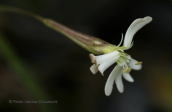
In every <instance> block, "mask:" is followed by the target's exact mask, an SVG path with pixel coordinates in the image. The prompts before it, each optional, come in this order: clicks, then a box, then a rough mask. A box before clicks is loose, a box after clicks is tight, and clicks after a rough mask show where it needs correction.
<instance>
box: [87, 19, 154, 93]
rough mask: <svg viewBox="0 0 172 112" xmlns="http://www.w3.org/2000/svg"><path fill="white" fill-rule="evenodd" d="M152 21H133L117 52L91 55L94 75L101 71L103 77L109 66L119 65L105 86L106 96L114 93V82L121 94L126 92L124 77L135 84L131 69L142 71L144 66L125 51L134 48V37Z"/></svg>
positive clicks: (91, 68)
mask: <svg viewBox="0 0 172 112" xmlns="http://www.w3.org/2000/svg"><path fill="white" fill-rule="evenodd" d="M151 21H152V18H151V17H145V18H140V19H136V20H135V21H133V23H132V24H131V25H130V27H129V28H128V30H127V32H126V34H125V38H124V44H123V46H122V47H119V46H120V44H121V42H122V40H123V36H122V39H121V42H120V44H119V45H118V46H117V47H116V49H117V50H115V51H113V52H110V53H107V54H103V55H99V56H94V55H93V54H90V55H89V56H90V59H91V62H92V63H94V64H93V65H92V66H91V67H90V70H91V72H92V73H93V74H96V73H97V72H98V71H100V73H101V74H102V75H103V72H104V71H105V70H106V69H107V68H108V67H109V66H111V65H112V64H114V63H115V62H117V65H116V66H115V68H114V69H113V70H112V72H111V73H110V75H109V77H108V79H107V82H106V85H105V94H106V95H107V96H109V95H110V94H111V92H112V89H113V83H114V81H115V83H116V86H117V89H118V90H119V92H120V93H122V92H123V91H124V86H123V83H122V76H123V77H124V79H126V80H127V81H129V82H134V80H133V78H132V77H131V75H130V74H129V73H130V71H131V69H134V70H140V69H141V68H142V65H141V64H142V62H138V61H136V60H134V59H132V58H131V56H130V55H128V54H127V53H124V51H123V50H127V49H129V48H131V47H132V45H133V42H132V39H133V36H134V35H135V34H136V32H137V31H138V30H139V29H141V28H142V27H143V26H145V25H146V24H148V23H149V22H151Z"/></svg>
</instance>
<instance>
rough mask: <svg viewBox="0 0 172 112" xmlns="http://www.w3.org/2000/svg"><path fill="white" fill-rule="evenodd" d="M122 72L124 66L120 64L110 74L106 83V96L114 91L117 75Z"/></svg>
mask: <svg viewBox="0 0 172 112" xmlns="http://www.w3.org/2000/svg"><path fill="white" fill-rule="evenodd" d="M121 72H122V67H121V66H119V65H116V66H115V68H114V69H113V70H112V72H111V73H110V75H109V77H108V79H107V81H106V85H105V94H106V96H109V95H110V94H111V93H112V89H113V84H114V81H115V78H116V76H118V75H120V74H121Z"/></svg>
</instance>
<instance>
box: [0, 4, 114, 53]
mask: <svg viewBox="0 0 172 112" xmlns="http://www.w3.org/2000/svg"><path fill="white" fill-rule="evenodd" d="M0 11H2V12H13V13H18V14H22V15H25V16H29V17H32V18H34V19H37V20H38V21H40V22H42V23H43V24H45V25H46V26H48V27H50V28H52V29H53V30H55V31H58V32H59V33H61V34H63V35H65V36H67V37H68V38H69V39H71V40H72V41H74V42H75V43H76V44H78V45H79V46H81V47H82V48H84V49H86V50H88V51H89V52H92V53H94V54H105V53H109V52H112V51H114V50H116V45H112V44H109V43H108V42H106V41H104V40H101V39H99V38H96V37H93V36H90V35H86V34H82V33H80V32H77V31H74V30H72V29H70V28H68V27H66V26H64V25H62V24H60V23H58V22H56V21H54V20H52V19H48V18H44V17H41V16H39V15H36V14H34V13H31V12H29V11H25V10H21V9H18V8H14V7H9V6H4V5H0Z"/></svg>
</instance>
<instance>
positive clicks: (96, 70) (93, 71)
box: [90, 64, 98, 74]
mask: <svg viewBox="0 0 172 112" xmlns="http://www.w3.org/2000/svg"><path fill="white" fill-rule="evenodd" d="M90 70H91V72H92V73H93V74H96V73H97V72H98V66H97V65H95V64H93V65H92V66H91V67H90Z"/></svg>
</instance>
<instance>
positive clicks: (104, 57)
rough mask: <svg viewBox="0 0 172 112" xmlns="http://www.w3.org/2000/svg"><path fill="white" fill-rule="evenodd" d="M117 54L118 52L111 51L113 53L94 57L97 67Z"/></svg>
mask: <svg viewBox="0 0 172 112" xmlns="http://www.w3.org/2000/svg"><path fill="white" fill-rule="evenodd" d="M118 54H119V52H118V51H113V52H111V53H108V54H103V55H100V56H95V58H96V64H97V65H98V64H101V63H103V62H105V61H107V60H109V59H111V58H113V57H115V56H117V55H118Z"/></svg>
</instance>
